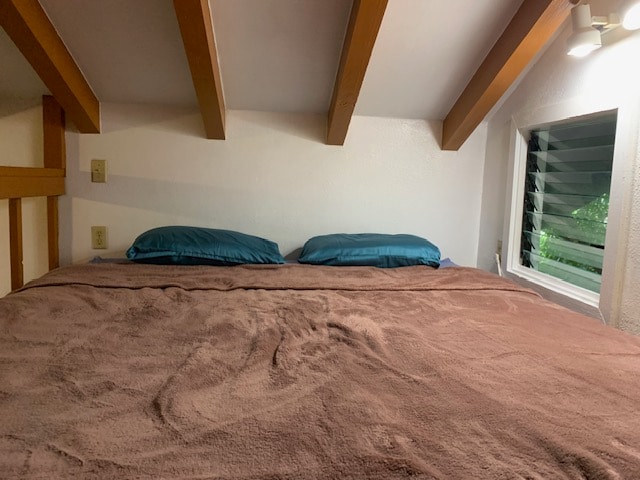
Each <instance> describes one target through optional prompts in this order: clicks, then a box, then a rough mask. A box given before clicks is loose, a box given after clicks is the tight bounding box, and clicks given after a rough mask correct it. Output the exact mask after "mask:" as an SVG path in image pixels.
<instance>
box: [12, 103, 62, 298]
mask: <svg viewBox="0 0 640 480" xmlns="http://www.w3.org/2000/svg"><path fill="white" fill-rule="evenodd" d="M42 113H43V115H42V118H43V133H44V135H43V139H44V168H31V167H0V199H8V200H9V251H10V264H11V289H12V290H15V289H17V288H20V287H21V286H22V285H23V284H24V273H23V266H22V262H23V246H22V245H23V244H22V199H23V198H27V197H47V243H48V252H49V270H52V269H54V268H57V267H58V266H60V254H59V251H60V248H59V244H58V196H60V195H64V193H65V186H64V179H65V165H66V150H65V141H64V130H65V121H64V111H63V110H62V108H61V107H60V105H59V104H58V103H57V102H56V101H55V99H54V98H53V97H51V96H45V97H43V98H42Z"/></svg>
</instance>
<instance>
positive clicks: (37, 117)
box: [0, 98, 48, 296]
mask: <svg viewBox="0 0 640 480" xmlns="http://www.w3.org/2000/svg"><path fill="white" fill-rule="evenodd" d="M0 100H1V101H0V165H2V166H15V167H42V165H43V153H42V152H43V146H42V106H41V99H40V98H37V99H5V98H3V99H0ZM8 203H9V202H8V200H0V296H2V295H5V294H6V293H8V292H9V291H10V290H11V277H10V264H9V212H8V210H9V209H8ZM46 213H47V212H46V200H45V199H42V198H28V199H24V200H23V201H22V217H23V218H22V231H23V249H24V278H25V281H29V280H31V279H33V278H36V277H39V276H40V275H42V274H43V273H45V272H46V271H47V270H48V260H47V242H46V239H47V230H46Z"/></svg>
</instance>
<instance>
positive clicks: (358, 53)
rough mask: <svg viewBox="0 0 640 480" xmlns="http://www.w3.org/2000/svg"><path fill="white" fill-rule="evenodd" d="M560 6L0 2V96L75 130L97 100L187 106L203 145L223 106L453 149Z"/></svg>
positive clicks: (320, 0)
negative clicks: (434, 126)
mask: <svg viewBox="0 0 640 480" xmlns="http://www.w3.org/2000/svg"><path fill="white" fill-rule="evenodd" d="M571 6H572V5H571V2H570V0H473V1H470V0H209V1H207V0H173V1H171V0H40V2H39V3H38V1H37V0H2V1H1V2H0V24H2V26H3V27H4V30H6V33H5V32H4V31H0V65H3V68H2V69H1V70H0V99H1V98H3V97H4V98H6V97H30V96H38V95H41V94H45V93H51V94H53V95H54V96H55V97H56V99H57V100H58V101H59V102H60V103H61V105H62V106H63V107H64V108H65V110H66V111H67V115H68V118H69V119H70V120H71V121H73V122H74V123H75V124H76V126H77V127H78V129H79V130H80V131H85V132H96V131H98V130H99V114H97V117H96V111H94V110H95V109H96V108H99V103H100V102H117V103H151V104H160V105H180V106H191V105H193V106H195V105H199V107H200V110H201V112H202V116H203V122H204V124H205V130H206V132H207V137H208V138H224V112H225V111H226V110H227V109H234V110H236V109H237V110H263V111H274V112H317V113H327V116H328V128H327V132H328V134H327V142H328V143H331V144H342V143H343V142H344V140H345V137H346V135H347V131H348V125H349V121H350V118H351V115H352V114H354V113H355V114H357V115H371V116H383V117H398V118H423V119H429V120H443V121H444V134H443V140H442V146H443V148H445V149H457V148H459V147H460V145H461V144H462V143H463V142H464V140H465V139H466V138H467V137H468V135H470V134H471V132H472V131H473V129H475V127H476V126H477V124H478V123H479V122H480V121H482V119H483V118H484V116H485V115H486V114H487V112H488V111H489V110H490V109H491V108H492V107H493V105H495V103H496V102H497V101H498V100H499V98H500V97H501V96H502V94H504V92H505V91H506V90H507V89H508V87H509V86H510V85H511V84H512V83H513V82H514V81H515V79H516V78H517V77H518V75H519V74H520V73H521V72H522V71H523V69H524V68H525V67H526V65H527V64H528V63H529V62H530V61H531V59H532V58H533V57H534V56H535V55H536V54H537V52H538V51H539V50H540V49H541V48H543V47H544V45H545V44H546V43H547V42H548V40H549V39H550V38H551V37H552V36H553V35H554V33H555V32H556V31H557V29H558V28H559V27H560V26H561V25H562V24H563V22H564V21H565V20H566V18H567V16H568V13H569V11H570V8H571ZM38 10H39V11H40V13H38ZM47 24H48V25H47ZM12 40H13V42H12ZM14 42H15V44H17V45H18V47H19V48H20V50H18V48H16V46H15V45H14ZM20 51H22V54H23V55H24V57H26V58H27V59H28V61H27V60H25V58H23V55H21V54H20ZM30 64H31V65H30ZM70 64H73V65H70ZM5 65H7V66H10V67H9V68H5V67H4V66H5ZM74 67H75V70H74ZM34 70H35V71H34ZM72 70H73V71H72ZM82 82H84V85H83V84H82ZM92 95H93V99H92V98H91V96H92ZM74 97H75V98H74ZM94 103H95V105H94ZM92 117H93V118H92ZM96 118H97V121H96ZM96 122H97V123H96Z"/></svg>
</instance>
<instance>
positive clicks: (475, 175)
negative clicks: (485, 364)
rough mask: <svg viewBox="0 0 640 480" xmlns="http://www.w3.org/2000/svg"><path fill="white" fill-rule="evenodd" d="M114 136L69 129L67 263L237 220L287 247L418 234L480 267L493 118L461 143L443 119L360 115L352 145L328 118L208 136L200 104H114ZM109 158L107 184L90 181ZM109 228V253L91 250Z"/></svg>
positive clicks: (234, 224)
mask: <svg viewBox="0 0 640 480" xmlns="http://www.w3.org/2000/svg"><path fill="white" fill-rule="evenodd" d="M102 119H103V127H104V129H103V133H102V134H100V135H79V134H75V133H67V152H68V155H67V156H68V158H67V166H68V170H67V193H68V195H67V198H66V199H65V200H64V202H66V203H65V206H64V207H63V208H62V210H63V212H68V214H69V216H68V217H67V218H64V219H63V227H62V228H63V230H64V232H63V238H66V237H67V236H68V239H69V241H68V242H67V241H66V240H64V239H63V240H62V242H61V243H62V244H63V245H64V246H66V247H67V248H68V251H65V252H63V261H66V262H69V261H72V262H82V261H86V260H88V259H90V258H92V257H93V256H95V255H100V256H114V255H117V256H120V255H123V252H124V251H125V249H126V248H127V247H128V246H129V245H130V244H131V242H132V241H133V240H134V238H135V237H136V236H137V235H138V234H140V233H142V232H143V231H145V230H146V229H149V228H152V227H155V226H158V225H168V224H191V225H200V226H209V227H215V228H226V229H233V230H238V231H242V232H245V233H249V234H253V235H259V236H263V237H266V238H269V239H271V240H273V241H275V242H277V243H278V244H279V245H280V248H281V251H282V253H283V254H284V255H287V254H289V253H291V252H292V251H294V250H295V249H297V248H299V247H301V246H302V245H303V243H304V242H305V240H307V239H308V238H310V237H311V236H313V235H317V234H324V233H331V232H384V233H412V234H416V235H420V236H423V237H426V238H428V239H430V240H431V241H432V242H434V243H436V244H437V245H438V246H440V248H441V249H442V253H443V256H450V257H452V258H453V259H454V260H455V261H456V262H458V263H460V264H463V265H471V266H475V265H476V254H477V251H478V244H477V239H478V231H479V218H480V199H481V188H482V184H481V182H480V181H479V179H480V178H481V177H482V171H483V155H484V150H485V139H486V127H485V126H482V127H480V128H479V129H478V130H477V131H476V132H475V133H474V135H473V136H472V137H471V138H470V139H469V140H468V141H467V142H466V143H465V145H464V147H463V148H462V149H461V150H460V151H459V152H443V151H441V150H440V148H439V145H438V140H439V138H440V128H441V124H440V123H439V122H433V123H430V122H426V121H420V120H397V119H388V118H386V119H384V118H372V117H354V118H353V120H352V122H351V126H350V129H349V134H348V137H347V142H346V145H345V146H343V147H337V146H327V145H325V144H324V135H325V128H326V127H325V125H326V117H325V116H323V115H300V114H275V113H260V112H247V111H230V112H227V140H224V141H215V140H206V139H204V138H202V126H201V119H200V117H199V115H198V114H197V113H192V112H186V111H180V110H175V109H174V110H169V109H162V108H153V107H142V106H132V105H119V104H104V105H103V106H102ZM92 158H101V159H106V160H107V162H108V167H107V168H108V183H106V184H92V183H90V173H89V172H90V160H91V159H92ZM91 225H106V226H107V228H108V241H109V249H108V250H107V251H104V250H92V249H91V248H90V226H91Z"/></svg>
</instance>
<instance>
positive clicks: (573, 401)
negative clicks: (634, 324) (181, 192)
mask: <svg viewBox="0 0 640 480" xmlns="http://www.w3.org/2000/svg"><path fill="white" fill-rule="evenodd" d="M0 358H1V363H2V369H1V370H0V477H2V478H216V479H258V478H264V479H267V478H268V479H275V478H283V479H287V478H313V479H315V478H319V479H322V478H326V479H329V478H379V479H393V478H474V479H483V478H488V479H489V478H490V479H494V478H545V479H548V478H598V479H600V478H612V479H613V478H638V476H639V475H640V416H639V415H638V399H639V398H640V339H638V338H637V337H634V336H631V335H628V334H625V333H623V332H620V331H617V330H615V329H612V328H609V327H606V326H604V325H602V324H600V323H599V322H597V321H595V320H592V319H589V318H587V317H584V316H581V315H579V314H576V313H573V312H571V311H569V310H566V309H564V308H562V307H559V306H557V305H555V304H552V303H549V302H546V301H545V300H543V299H541V298H540V297H539V296H538V295H537V294H535V293H534V292H532V291H529V290H526V289H523V288H520V287H519V286H517V285H515V284H514V283H511V282H509V281H507V280H505V279H502V278H500V277H498V276H495V275H493V274H490V273H487V272H483V271H480V270H476V269H471V268H463V267H454V268H444V269H434V268H430V267H424V266H410V267H402V268H389V269H381V268H373V267H329V266H311V265H295V264H285V265H247V266H233V267H219V266H158V265H139V264H126V263H124V264H120V263H98V264H87V265H78V266H73V267H63V268H59V269H56V270H53V271H52V272H50V273H48V274H47V275H45V276H44V277H42V278H40V279H37V280H35V281H33V282H30V283H28V284H27V285H26V286H25V287H23V288H22V289H19V290H18V291H16V292H14V293H12V294H10V295H8V296H7V297H5V298H3V299H1V300H0Z"/></svg>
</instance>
